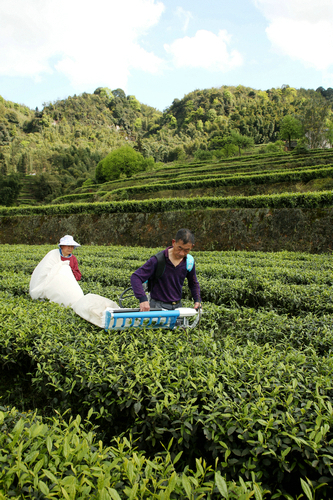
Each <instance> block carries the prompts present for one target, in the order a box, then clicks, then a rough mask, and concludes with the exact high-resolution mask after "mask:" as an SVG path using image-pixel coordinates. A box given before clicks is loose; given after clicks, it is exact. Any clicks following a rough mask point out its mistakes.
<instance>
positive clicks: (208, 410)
mask: <svg viewBox="0 0 333 500" xmlns="http://www.w3.org/2000/svg"><path fill="white" fill-rule="evenodd" d="M51 248H54V247H51V246H41V247H25V246H22V245H20V246H9V245H4V246H3V247H2V252H1V256H0V269H1V272H2V273H3V274H4V279H3V280H2V282H1V287H2V290H1V292H0V304H1V307H0V324H1V325H2V327H1V330H0V346H1V347H0V362H1V365H2V367H3V369H5V370H8V373H12V372H13V370H14V371H15V370H16V372H17V373H20V374H21V375H22V376H23V375H24V374H25V378H27V379H29V380H30V384H31V387H32V390H33V394H34V395H35V396H36V399H37V400H38V401H40V400H42V401H45V402H46V404H45V407H47V408H49V411H50V409H51V408H54V409H56V410H57V411H59V412H61V413H62V412H64V411H67V412H69V413H68V414H72V415H73V420H72V421H76V415H77V414H80V415H81V418H82V421H83V420H84V419H85V418H88V415H89V416H90V420H91V421H92V422H93V423H94V424H98V425H99V430H98V432H99V435H100V436H101V435H103V442H104V443H106V444H105V445H103V447H107V446H108V443H111V442H113V441H112V440H113V439H115V438H116V439H118V441H117V443H118V444H117V446H115V448H117V447H118V448H119V446H120V444H119V443H123V441H119V436H126V438H127V439H128V440H129V441H130V440H131V439H133V440H135V446H137V447H138V450H137V451H136V452H134V451H133V450H132V451H133V453H132V451H128V452H127V457H128V462H126V463H127V464H129V463H132V462H133V461H135V462H136V463H137V459H136V458H134V457H139V460H142V461H143V462H142V463H144V464H145V466H144V467H147V463H155V462H154V460H155V459H157V458H156V457H158V460H157V462H156V463H155V464H156V467H157V468H154V467H153V471H154V474H155V473H156V474H157V476H158V478H157V479H156V477H155V476H154V480H153V479H152V478H151V476H149V477H146V476H145V477H144V478H143V477H142V476H141V475H140V474H139V472H137V473H136V475H135V477H136V479H135V481H133V482H132V483H130V484H129V483H128V481H129V479H128V478H126V480H125V479H121V480H120V483H121V481H123V483H124V484H123V486H122V485H121V484H120V483H119V482H118V483H113V482H112V479H110V477H111V476H112V474H114V471H112V470H111V469H110V475H109V476H108V475H107V474H106V473H105V471H104V472H103V474H104V477H105V478H106V479H105V481H106V482H105V483H103V486H102V488H106V493H108V494H109V496H110V498H117V497H116V496H112V494H113V495H115V493H114V492H113V489H115V490H116V491H117V493H118V494H119V495H120V496H121V498H122V495H123V497H124V498H127V497H126V491H128V492H130V491H134V490H131V488H139V489H138V490H136V491H141V490H142V496H141V497H142V498H145V495H146V496H149V493H148V492H147V491H146V490H145V489H144V486H143V484H144V485H146V486H147V488H148V489H150V488H151V486H150V485H151V484H152V482H153V481H155V483H154V484H155V485H156V484H160V485H161V488H160V490H158V488H157V487H156V488H157V489H155V490H154V494H156V498H186V495H187V497H188V498H215V497H216V498H219V497H220V496H221V495H222V496H223V494H224V495H225V497H227V496H226V494H225V491H226V490H225V489H224V490H223V492H224V493H222V492H221V489H220V487H221V488H222V486H221V484H222V483H221V482H220V479H223V478H224V481H225V484H226V485H227V486H226V487H227V488H229V493H228V494H229V498H232V494H233V493H232V492H233V491H234V492H236V491H237V492H238V494H240V491H241V490H240V489H238V490H236V488H242V487H243V490H242V491H243V493H244V495H245V496H244V498H245V497H246V494H245V490H244V486H242V484H243V483H242V481H243V482H244V481H248V484H247V485H246V488H248V492H247V494H249V491H250V490H251V491H253V492H254V493H255V494H256V498H260V495H261V496H262V497H264V495H265V493H264V491H263V490H265V489H266V490H270V491H271V492H272V493H271V496H272V497H274V498H279V497H281V495H282V494H283V493H284V494H289V497H291V496H292V495H293V494H295V491H297V490H298V494H300V493H301V492H305V490H306V491H307V493H308V495H310V494H312V493H311V492H313V491H314V488H317V487H319V486H320V485H321V491H322V492H324V493H325V494H326V495H328V496H330V493H331V492H332V487H331V484H332V476H333V467H332V464H333V433H332V419H333V410H332V405H333V401H332V395H333V392H332V371H333V361H332V356H331V353H332V347H333V325H332V319H331V315H330V314H327V313H328V312H331V307H332V297H331V292H330V289H331V281H330V276H329V274H330V272H331V271H332V265H331V261H330V257H329V256H327V255H326V256H325V255H317V256H316V255H308V254H294V253H288V252H281V253H279V254H263V253H257V254H256V253H240V252H225V253H221V252H211V253H210V252H197V253H195V255H194V256H195V260H196V264H197V270H198V277H199V280H200V283H201V284H202V289H203V294H206V296H207V297H208V296H209V302H207V299H205V300H204V309H203V311H204V312H203V315H202V319H201V321H200V325H199V327H197V329H195V330H193V331H191V332H186V331H165V330H164V331H162V330H157V331H151V330H147V331H145V330H127V331H123V332H108V333H106V332H104V331H103V330H100V329H98V328H97V327H95V326H93V325H91V324H89V323H87V322H85V321H84V320H82V319H81V318H79V317H78V316H76V315H75V314H74V312H73V311H72V310H71V309H64V308H62V307H61V306H58V305H56V304H51V303H48V302H47V301H46V302H45V301H44V302H42V301H31V299H30V297H29V295H28V288H27V285H28V282H29V278H30V274H31V272H32V270H33V268H34V266H35V265H36V264H37V263H38V261H39V260H40V259H41V258H42V257H43V256H44V255H45V253H46V252H47V251H48V250H49V249H51ZM154 253H155V250H154V249H140V248H121V247H81V248H80V249H79V250H78V251H77V256H78V259H79V265H80V268H81V270H82V272H83V276H84V281H83V282H82V288H83V289H84V292H85V293H88V292H94V293H100V294H102V295H105V296H108V297H109V298H111V299H113V300H117V295H118V294H119V293H120V291H121V290H122V289H123V287H124V286H127V285H128V278H129V275H130V273H131V272H132V269H134V268H136V267H138V266H139V265H140V264H141V263H142V262H144V261H145V260H146V259H147V258H148V257H149V256H150V255H151V254H154ZM6 266H7V269H6ZM214 269H215V270H216V274H215V276H214ZM294 272H295V274H293V273H294ZM251 273H252V275H251ZM260 273H261V274H260ZM283 273H285V274H283ZM303 275H304V277H303ZM297 276H298V278H297ZM277 277H278V278H279V279H280V281H277ZM291 278H292V282H291V283H289V281H288V280H290V279H291ZM283 279H284V280H285V281H284V282H283V281H282V280H283ZM251 280H252V281H251ZM297 280H298V281H297ZM297 283H300V284H297ZM250 286H252V292H251V290H250ZM255 286H256V289H255ZM218 287H220V288H218ZM237 287H238V288H237ZM260 287H261V288H260ZM283 287H285V288H283ZM214 290H215V292H214ZM240 290H242V293H243V294H247V297H250V296H251V297H252V299H251V300H253V298H254V297H256V300H257V303H255V304H254V306H253V307H249V303H248V302H249V300H248V301H247V302H246V301H244V300H243V302H242V301H241V300H240V298H239V297H240V292H239V291H240ZM286 290H288V293H287V292H286ZM254 291H255V294H254ZM214 293H215V295H214ZM251 293H252V295H251ZM237 294H238V295H237ZM244 296H245V295H244ZM293 296H294V302H293V305H292V306H291V305H290V304H291V303H292V299H293ZM259 297H260V301H261V302H260V301H259V299H258V298H259ZM282 299H283V300H282ZM184 301H185V303H188V304H189V303H190V301H187V298H186V297H185V299H184ZM265 301H266V302H265ZM297 304H298V305H297ZM296 305H297V307H296ZM28 374H30V375H28ZM29 377H30V378H29ZM6 397H7V401H6V402H7V403H13V398H15V396H14V394H13V395H12V396H11V395H10V394H7V396H6ZM11 398H12V399H11ZM45 407H44V408H43V411H44V412H45ZM91 411H92V412H93V413H92V414H91ZM23 421H25V420H24V419H23ZM20 425H22V424H20ZM30 425H31V424H29V423H26V424H24V425H23V429H27V428H29V426H30ZM47 425H49V424H47ZM56 425H57V426H58V427H59V426H60V425H62V424H60V423H59V422H58V423H57V424H56ZM68 425H70V424H68ZM22 432H23V431H22ZM84 432H86V431H84ZM11 435H13V432H11ZM81 437H82V439H83V441H84V439H85V438H84V436H83V435H82V436H81ZM81 437H79V438H78V440H77V438H75V440H77V442H78V443H80V444H78V446H79V449H81V448H80V446H81ZM59 439H60V438H59ZM45 442H47V441H45V439H44V441H43V443H42V442H40V443H39V444H38V445H37V444H36V443H35V444H34V446H35V448H34V449H33V452H37V451H39V452H40V453H41V451H40V446H43V447H44V448H43V450H44V451H43V453H44V452H45V453H47V452H46V451H45V450H46V448H47V447H46V448H45ZM73 442H74V441H72V443H73ZM17 443H19V441H17ZM30 444H31V445H32V444H33V441H30ZM22 446H23V445H22ZM29 446H30V445H29ZM63 446H67V445H64V443H62V444H59V446H57V447H56V449H55V448H54V450H53V452H54V453H55V454H56V455H57V453H59V454H60V456H61V457H62V458H63V460H64V461H65V460H66V459H67V458H68V457H65V456H64V453H63V452H62V451H61V450H63ZM69 446H70V448H72V449H73V448H74V446H73V445H72V444H70V445H69ZM82 446H83V445H82ZM84 446H85V445H84ZM96 448H97V446H96ZM118 448H117V449H118ZM52 449H53V448H52ZM103 449H104V448H103ZM166 450H168V453H167V452H166ZM53 452H52V453H53ZM96 452H97V450H96ZM27 453H28V452H27ZM31 453H32V451H29V453H28V455H27V456H28V457H29V458H30V457H31V456H32V455H31ZM73 453H74V452H73ZM103 453H104V452H103V451H102V452H101V455H103ZM135 453H136V455H135ZM179 454H181V455H179ZM42 455H43V454H42V453H41V456H40V457H39V458H37V455H36V456H35V457H34V458H33V459H31V460H32V462H31V466H29V464H28V465H26V463H27V461H28V459H26V458H25V459H24V460H25V462H24V463H25V465H26V467H27V469H28V472H26V474H27V476H25V477H26V479H27V485H26V487H27V488H28V487H29V485H31V484H32V481H33V480H36V481H37V482H38V485H39V481H42V483H45V484H46V486H47V488H49V489H50V488H51V487H52V488H57V487H59V488H60V485H61V486H62V487H63V488H65V486H63V483H61V481H63V480H65V478H64V476H61V474H60V472H59V470H58V469H57V468H55V469H54V470H56V471H57V474H60V475H59V476H56V474H55V473H54V472H52V471H53V469H51V468H50V467H51V466H50V467H49V466H48V464H49V462H48V461H47V460H49V458H47V460H46V459H45V458H44V460H46V462H45V467H43V468H42V469H38V467H39V466H37V469H38V470H37V473H35V476H34V478H35V477H37V476H38V477H37V479H33V476H32V475H31V474H30V470H33V469H34V467H36V465H37V462H38V460H41V458H42ZM87 456H88V455H87ZM154 457H155V458H154ZM168 457H170V458H168ZM176 457H178V460H176ZM58 458H59V457H58ZM74 458H75V457H74ZM10 459H11V460H12V457H11V458H10ZM13 460H14V459H13ZM75 460H76V458H75ZM87 460H90V458H89V459H87ZM159 460H160V461H159ZM163 460H168V462H167V466H165V464H164V462H163ZM216 460H217V461H216ZM175 462H176V463H175ZM50 463H51V462H50ZM58 463H59V464H60V466H59V467H60V469H61V467H63V468H64V470H66V472H65V473H64V474H65V476H66V474H67V475H68V468H67V469H66V467H68V466H66V467H65V465H64V464H63V462H62V461H61V460H60V461H59V460H58ZM172 463H173V464H174V465H171V464H172ZM199 463H200V465H201V467H202V470H203V473H202V472H200V474H199V473H198V471H199V470H200V471H201V469H200V466H199V465H198V464H199ZM163 464H164V465H163ZM204 464H206V465H205V466H204ZM104 466H105V463H104V462H103V461H101V462H100V463H99V465H98V467H101V468H102V469H103V468H104ZM108 466H109V465H108ZM169 466H170V469H168V470H169V472H170V474H169V476H168V474H167V473H165V470H166V468H167V467H169ZM186 466H187V467H189V468H190V470H189V469H188V468H187V469H186ZM11 467H12V465H11ZM13 467H14V466H13ZM52 467H53V466H52ZM80 467H81V465H80V466H78V468H77V470H80V471H81V470H82V468H81V469H80ZM119 467H120V469H121V466H119ZM133 467H134V463H133ZM159 467H161V468H159ZM163 467H164V469H163ZM162 469H163V471H164V472H161V471H162ZM17 470H18V469H17ZM17 470H16V469H15V470H14V472H13V477H15V481H16V483H15V484H17V481H18V480H19V479H18V477H19V473H18V472H17ZM40 470H41V471H42V472H40ZM103 470H104V469H103ZM117 470H118V472H119V469H117ZM45 471H51V473H52V474H53V475H54V476H55V477H56V478H57V481H58V482H55V481H54V479H53V478H51V479H50V476H48V475H47V473H46V472H45ZM159 471H160V472H161V474H162V475H164V477H165V482H161V483H158V481H160V479H159V478H160V476H159V474H160V472H159ZM169 472H168V473H169ZM173 472H175V476H174V477H175V478H176V482H175V484H176V486H175V489H174V490H173V492H172V493H171V492H170V495H169V496H167V493H166V492H167V488H168V487H169V482H168V481H169V480H170V481H171V479H170V477H171V475H172V474H173ZM15 474H16V476H15ZM87 474H88V473H87ZM184 474H185V476H186V478H188V480H189V483H188V482H187V479H184ZM198 474H199V475H198ZM216 474H217V476H216ZM70 475H71V476H73V474H72V473H71V474H70ZM74 475H75V474H74ZM20 477H21V476H20ZM75 477H76V479H75V481H76V482H75V488H78V489H79V488H81V487H82V488H85V487H87V484H88V483H84V482H82V476H80V474H79V473H78V474H76V476H75ZM86 477H87V478H88V481H90V482H91V484H92V486H91V485H90V487H91V488H92V489H91V491H92V492H93V494H96V498H102V496H100V497H98V496H97V495H98V494H100V495H101V492H98V488H99V486H98V485H97V490H96V477H97V476H95V480H94V479H93V478H91V477H90V476H89V475H88V476H86ZM239 477H240V478H242V481H241V480H240V479H239ZM47 478H48V479H47ZM168 478H169V479H168ZM216 478H218V479H216ZM48 480H50V481H51V482H48ZM67 480H68V479H67ZM308 480H309V481H312V483H311V486H310V484H309V482H308ZM13 481H14V479H13ZM29 481H30V483H29ZM68 481H69V480H68ZM72 481H73V479H72ZM99 481H100V482H99ZM161 481H163V480H162V479H161ZM173 481H174V480H173ZM228 481H234V482H235V489H233V487H232V485H231V483H229V482H228ZM253 481H255V483H256V484H254V483H253ZM97 482H98V484H99V485H101V484H102V481H101V480H98V481H97ZM42 483H41V484H42ZM259 483H260V484H259ZM64 484H65V483H64ZM172 484H173V483H172ZM188 484H190V486H191V488H192V490H191V491H190V490H187V489H186V488H188ZM219 484H220V487H219ZM116 485H117V486H116ZM185 485H186V487H185ZM295 485H296V486H295ZM30 487H31V486H30ZM38 487H39V486H38ZM122 487H123V490H122V489H121V488H122ZM204 487H205V488H207V489H206V490H205V491H204V490H201V489H200V488H204ZM41 488H44V486H43V485H42V486H41ZM94 488H95V489H94ZM107 488H111V490H110V491H112V494H111V492H110V491H109V490H107ZM117 488H119V489H117ZM125 488H130V489H128V490H127V489H126V490H125ZM163 488H165V490H163V491H161V490H162V489H163ZM177 488H178V490H177ZM181 488H183V490H181ZM223 488H225V486H224V483H223ZM256 488H258V489H256ZM260 488H262V489H261V490H260ZM307 488H308V489H307ZM41 491H42V490H41ZM45 491H47V490H46V489H45ZM56 491H57V490H56V489H55V490H54V492H56ZM149 491H151V489H150V490H149ZM184 491H185V493H184ZM279 491H280V493H279ZM66 492H67V490H66ZM97 492H98V493H97ZM120 492H121V493H120ZM282 492H283V493H282ZM106 493H105V494H106ZM44 494H45V493H44ZM168 494H169V493H168ZM235 494H236V493H235ZM27 495H28V490H27ZM103 495H104V493H103ZM158 495H160V496H158ZM163 495H165V496H164V497H163ZM182 495H183V496H182ZM200 495H201V496H200ZM205 495H206V496H205ZM128 496H129V497H130V494H128ZM26 498H29V497H28V496H27V497H26ZM75 498H79V496H78V493H77V497H75ZM92 498H94V497H93V496H92ZM106 498H108V497H107V496H106ZM139 498H140V497H139ZM151 498H155V497H154V496H151ZM247 498H248V497H247ZM308 498H310V496H308Z"/></svg>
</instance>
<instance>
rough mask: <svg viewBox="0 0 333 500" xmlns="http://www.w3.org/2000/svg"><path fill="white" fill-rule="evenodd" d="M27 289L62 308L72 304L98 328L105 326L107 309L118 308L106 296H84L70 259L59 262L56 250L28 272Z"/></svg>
mask: <svg viewBox="0 0 333 500" xmlns="http://www.w3.org/2000/svg"><path fill="white" fill-rule="evenodd" d="M29 292H30V296H31V298H32V299H49V300H50V301H51V302H56V303H57V304H62V305H64V306H65V307H67V306H71V307H72V309H73V310H74V311H75V312H76V314H78V315H79V316H81V318H83V319H85V320H87V321H89V322H90V323H93V324H94V325H96V326H99V327H100V328H104V325H105V311H106V309H107V308H108V307H111V308H113V309H119V306H118V304H116V302H113V301H112V300H110V299H107V298H106V297H101V296H100V295H95V294H94V293H88V294H87V295H84V293H83V291H82V288H81V287H80V285H79V284H78V282H77V281H76V279H75V277H74V274H73V272H72V269H71V268H70V265H69V261H62V260H61V258H60V252H59V250H57V249H55V250H51V251H50V252H49V253H48V254H47V255H45V257H44V258H43V259H42V260H41V261H40V263H39V264H38V266H37V267H36V268H35V270H34V272H33V273H32V275H31V279H30V286H29Z"/></svg>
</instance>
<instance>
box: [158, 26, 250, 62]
mask: <svg viewBox="0 0 333 500" xmlns="http://www.w3.org/2000/svg"><path fill="white" fill-rule="evenodd" d="M230 40H231V36H230V35H229V34H228V33H227V31H226V30H220V31H219V33H218V35H215V34H214V33H212V32H211V31H206V30H199V31H197V32H196V34H195V36H194V37H192V38H190V37H188V36H186V37H184V38H179V39H177V40H175V41H174V42H173V43H172V44H171V45H167V44H165V45H164V48H165V50H166V52H167V53H169V54H171V55H172V58H173V64H174V65H175V66H176V67H177V68H181V67H187V68H188V67H190V68H203V69H206V70H211V71H228V70H230V69H233V68H235V67H237V66H241V65H242V63H243V59H242V56H241V54H240V53H239V52H238V51H237V50H232V51H230V52H228V45H229V43H230Z"/></svg>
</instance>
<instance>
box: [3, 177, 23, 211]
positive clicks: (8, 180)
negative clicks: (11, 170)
mask: <svg viewBox="0 0 333 500" xmlns="http://www.w3.org/2000/svg"><path fill="white" fill-rule="evenodd" d="M21 187H22V184H21V181H20V176H19V175H18V174H10V175H0V205H5V206H7V207H9V206H11V205H14V203H15V202H16V200H17V198H18V195H19V194H20V190H21Z"/></svg>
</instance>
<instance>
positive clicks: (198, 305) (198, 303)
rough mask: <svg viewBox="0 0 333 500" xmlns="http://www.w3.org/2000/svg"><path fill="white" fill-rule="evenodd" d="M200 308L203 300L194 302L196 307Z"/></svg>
mask: <svg viewBox="0 0 333 500" xmlns="http://www.w3.org/2000/svg"><path fill="white" fill-rule="evenodd" d="M200 308H201V302H196V303H195V304H194V309H196V310H198V309H200Z"/></svg>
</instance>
